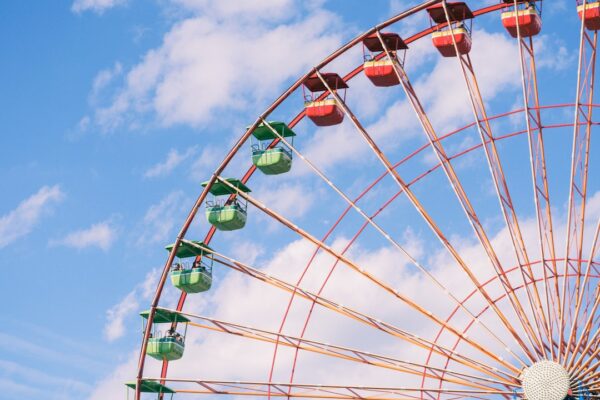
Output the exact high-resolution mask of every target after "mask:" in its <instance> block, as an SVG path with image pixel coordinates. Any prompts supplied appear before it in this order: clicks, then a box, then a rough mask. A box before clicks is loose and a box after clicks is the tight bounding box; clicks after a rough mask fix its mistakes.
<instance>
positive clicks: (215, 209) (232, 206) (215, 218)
mask: <svg viewBox="0 0 600 400" xmlns="http://www.w3.org/2000/svg"><path fill="white" fill-rule="evenodd" d="M226 181H227V182H228V183H229V184H230V185H232V186H234V187H235V188H237V189H238V190H239V191H241V192H244V193H248V192H250V189H249V188H248V187H247V186H246V185H244V184H243V183H242V182H241V181H240V180H239V179H233V178H228V179H226ZM206 185H208V182H204V183H202V186H206ZM210 193H211V194H212V195H213V196H215V197H217V196H226V195H227V196H229V198H228V199H227V200H224V201H223V200H218V199H214V200H212V201H207V202H206V219H207V220H208V222H209V223H210V224H211V225H213V226H214V227H215V228H217V229H219V230H221V231H233V230H237V229H241V228H243V227H244V226H245V225H246V217H247V207H248V205H247V203H246V202H245V201H243V202H240V201H239V200H238V196H236V194H237V191H236V190H235V189H233V188H231V187H229V186H228V185H227V184H225V183H224V182H222V181H218V180H217V181H216V182H215V183H214V184H213V185H212V186H211V188H210Z"/></svg>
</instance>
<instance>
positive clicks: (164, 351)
mask: <svg viewBox="0 0 600 400" xmlns="http://www.w3.org/2000/svg"><path fill="white" fill-rule="evenodd" d="M140 315H141V316H142V318H143V319H144V330H145V329H146V326H145V321H146V320H147V319H148V316H149V315H150V311H143V312H141V313H140ZM180 322H181V323H184V324H185V332H184V334H183V335H181V334H180V333H179V332H177V331H176V330H175V324H177V323H180ZM188 322H190V320H189V319H187V318H186V317H184V316H183V315H181V314H179V313H177V312H173V311H168V310H164V309H160V308H159V309H156V312H155V314H154V326H156V324H167V323H168V324H171V328H170V329H169V330H167V331H166V332H165V334H164V335H162V334H161V332H160V331H159V330H156V329H155V330H154V331H153V332H152V334H151V336H150V338H149V339H148V346H147V347H146V354H147V355H149V356H150V357H152V358H155V359H157V360H160V361H174V360H179V359H180V358H181V357H182V356H183V351H184V349H185V335H186V333H187V324H188Z"/></svg>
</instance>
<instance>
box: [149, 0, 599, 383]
mask: <svg viewBox="0 0 600 400" xmlns="http://www.w3.org/2000/svg"><path fill="white" fill-rule="evenodd" d="M440 2H442V0H431V1H427V2H424V3H422V4H421V5H418V6H416V7H414V8H413V9H411V10H416V11H414V12H409V13H406V15H405V16H408V15H412V14H413V13H416V12H418V11H422V10H423V9H425V8H426V7H427V6H428V5H431V4H436V3H440ZM504 7H506V5H505V4H497V5H493V6H488V7H484V8H482V9H480V10H477V11H476V12H474V14H475V16H476V17H477V16H480V15H483V14H487V13H489V12H492V11H497V10H500V9H502V8H504ZM403 14H405V13H401V14H398V16H395V17H393V18H391V19H389V20H388V21H386V22H384V23H382V24H379V25H377V26H376V27H374V28H372V29H371V30H369V31H367V32H365V33H363V34H362V35H360V36H358V37H357V38H355V39H353V40H352V41H350V42H348V43H346V44H345V45H343V46H342V47H340V48H339V49H338V50H336V51H335V52H334V53H332V55H330V56H329V57H327V58H326V59H325V60H324V61H322V62H321V63H320V64H319V66H318V67H315V68H314V69H312V70H311V71H310V72H309V73H307V74H306V75H305V76H304V77H302V78H301V79H299V80H298V81H297V82H296V83H295V84H294V85H292V86H291V87H290V88H289V89H288V90H286V91H285V92H284V93H283V94H282V95H281V96H280V97H279V98H278V99H277V100H276V101H275V102H274V103H273V104H272V105H271V106H270V107H269V108H268V109H267V110H266V111H265V112H264V113H263V114H262V115H261V117H259V118H258V119H257V120H256V122H255V123H254V124H253V126H252V127H251V128H249V129H248V131H247V132H246V133H245V134H243V135H242V137H241V138H240V139H239V140H238V142H237V143H236V145H234V146H233V147H232V149H231V150H230V152H229V153H228V155H227V156H226V157H225V158H224V160H223V161H222V162H221V164H220V165H219V167H218V168H217V169H216V170H215V172H214V173H213V175H212V177H211V180H210V182H209V185H207V187H206V188H205V190H203V192H202V193H201V195H200V197H199V200H198V201H197V202H196V205H195V206H194V207H193V208H192V212H191V213H190V216H189V217H188V219H186V223H185V224H184V228H182V230H181V231H180V233H179V235H178V236H177V241H179V240H180V239H182V238H183V237H184V235H185V231H187V227H189V223H188V220H189V222H190V223H191V221H192V220H193V219H194V217H195V214H196V211H197V210H198V208H199V205H200V204H202V202H203V198H204V197H206V194H207V193H208V191H209V189H210V187H211V186H212V184H214V182H215V181H216V178H217V176H218V175H219V172H218V171H222V170H223V169H224V168H225V167H226V166H227V165H228V164H229V162H230V161H231V159H232V158H233V156H234V155H235V154H237V153H238V152H239V150H240V149H241V146H242V145H243V144H244V143H245V142H246V140H247V139H248V137H249V135H250V133H251V131H252V130H253V128H255V127H256V126H257V125H258V123H260V121H261V120H263V119H265V118H266V117H267V115H268V114H270V113H271V112H272V111H273V110H275V109H276V108H277V107H278V105H279V104H280V103H281V101H283V99H285V98H287V97H288V96H289V95H291V93H293V92H294V91H295V90H296V89H297V88H298V87H299V86H300V85H301V84H302V82H303V81H304V79H305V78H306V77H307V76H308V75H310V74H311V73H312V72H313V71H318V70H319V69H321V68H322V67H323V66H326V65H327V64H328V63H329V62H331V61H333V60H335V59H337V58H338V57H339V56H341V55H342V54H344V53H345V51H347V50H349V49H350V48H351V47H353V46H355V45H356V44H357V43H359V42H360V40H361V39H362V38H364V37H365V36H367V35H368V34H371V33H373V32H377V31H380V30H381V29H384V28H385V27H387V26H389V25H392V24H394V23H395V22H398V21H400V20H401V19H402V18H404V17H405V16H403V17H402V18H399V16H401V15H403ZM432 29H433V28H429V29H426V30H424V31H422V32H420V33H418V34H416V35H413V36H412V37H411V39H413V40H410V39H407V40H406V41H407V43H410V42H412V41H414V40H417V39H419V38H422V37H424V36H426V35H427V34H429V33H431V31H432ZM361 71H362V65H361V66H359V67H358V68H356V69H355V70H354V71H352V72H351V73H349V74H348V75H347V77H349V78H348V79H352V78H353V77H354V76H356V75H357V74H358V73H359V72H361ZM345 79H346V78H345ZM557 106H558V105H550V106H547V107H557ZM564 106H566V107H568V106H572V105H571V104H564ZM592 107H598V105H592ZM519 111H521V112H522V111H523V109H521V110H513V111H510V112H508V113H512V112H519ZM303 117H304V112H301V113H299V114H298V115H297V116H296V117H295V118H294V119H293V120H292V124H295V123H297V122H298V121H300V120H301V119H302V118H303ZM492 118H493V117H492ZM490 119H491V118H490ZM469 125H472V124H469ZM573 125H574V124H573ZM467 126H468V125H467ZM465 128H466V127H463V128H460V129H459V131H460V130H462V129H465ZM545 128H546V127H545ZM521 133H524V132H521ZM255 169H256V167H254V166H252V167H251V168H250V169H249V170H248V171H247V172H246V174H245V175H244V178H243V179H242V181H243V182H245V181H247V180H248V179H249V178H250V177H251V176H252V174H253V172H254V171H255ZM200 198H202V200H200ZM190 217H191V219H190ZM186 224H187V227H186ZM214 233H215V228H214V227H211V228H210V229H209V232H208V233H207V236H206V237H207V238H208V240H209V241H210V239H212V237H213V235H214ZM176 243H177V242H176ZM175 248H176V246H174V249H175ZM172 256H174V254H173V252H171V254H170V255H169V259H170V261H171V262H172V259H173V258H174V257H172ZM171 262H169V261H168V262H167V265H170V264H171ZM167 272H168V267H165V270H164V271H163V277H164V276H166V273H167ZM161 280H162V281H163V282H162V284H161V285H159V286H161V287H160V288H159V289H157V293H156V295H155V300H156V301H153V304H152V309H154V308H156V307H157V306H158V303H159V301H160V296H161V292H162V288H163V287H164V284H165V282H164V279H161ZM185 299H186V294H185V293H183V294H182V296H181V298H180V301H179V304H178V309H179V308H180V305H181V307H183V304H184V303H185ZM308 318H310V317H308ZM149 323H150V320H149ZM443 329H444V328H442V330H443ZM142 353H143V354H142ZM143 358H145V349H143V351H141V352H140V363H142V359H143ZM167 366H168V363H166V362H165V363H164V364H163V372H164V373H165V375H166V367H167ZM142 375H143V364H141V365H140V368H139V369H138V381H139V379H141V376H142Z"/></svg>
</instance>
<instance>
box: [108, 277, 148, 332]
mask: <svg viewBox="0 0 600 400" xmlns="http://www.w3.org/2000/svg"><path fill="white" fill-rule="evenodd" d="M158 276H159V270H158V269H153V270H152V271H150V272H149V273H148V274H146V277H145V278H144V280H143V281H142V282H141V283H140V284H138V285H137V286H136V287H135V288H134V289H133V290H132V291H131V292H129V293H128V294H127V295H126V296H125V297H124V298H123V300H121V301H120V302H119V303H117V304H115V305H114V306H113V307H111V308H110V309H109V310H108V311H106V325H105V326H104V337H105V338H106V340H108V341H109V342H112V341H115V340H117V339H118V338H120V337H122V336H123V335H124V334H125V332H126V326H125V321H126V319H127V318H129V317H130V316H131V315H132V314H133V313H134V312H135V311H137V310H138V309H139V307H140V304H139V300H148V299H149V298H150V296H151V295H152V293H153V292H152V290H153V289H154V287H155V286H156V282H157V280H158Z"/></svg>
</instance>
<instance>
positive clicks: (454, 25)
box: [427, 1, 474, 57]
mask: <svg viewBox="0 0 600 400" xmlns="http://www.w3.org/2000/svg"><path fill="white" fill-rule="evenodd" d="M446 7H447V10H448V17H449V19H450V21H447V20H446V13H445V11H444V6H443V4H442V3H438V4H436V5H433V6H431V7H428V8H427V12H428V13H429V17H430V18H431V21H432V25H433V23H435V24H436V27H435V28H434V29H435V32H433V34H432V36H431V38H432V41H433V45H434V46H435V47H436V48H437V49H438V51H439V52H440V54H441V55H442V56H444V57H456V49H458V53H459V54H467V53H469V52H470V51H471V33H470V32H471V29H470V26H469V27H467V26H466V25H465V22H464V21H465V20H472V19H473V18H474V15H473V13H472V12H471V9H470V8H469V6H467V4H466V3H465V2H462V1H459V2H454V3H446ZM448 23H449V24H448ZM440 24H447V25H446V27H444V28H438V27H439V25H440ZM453 36H454V39H453ZM454 42H456V49H455V48H454Z"/></svg>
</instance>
